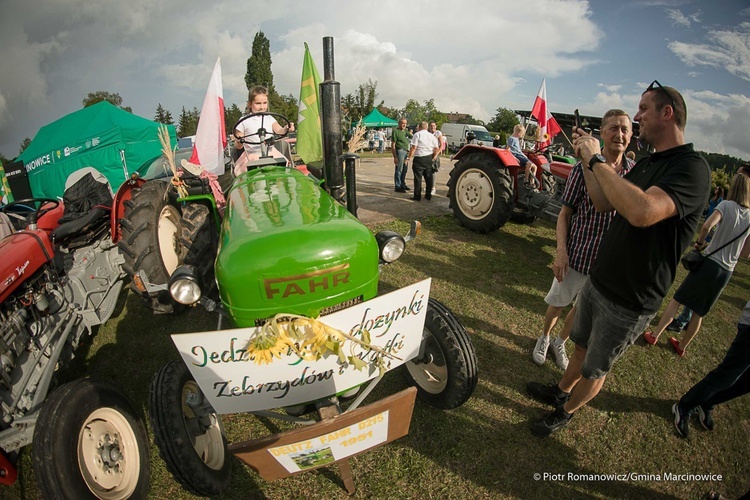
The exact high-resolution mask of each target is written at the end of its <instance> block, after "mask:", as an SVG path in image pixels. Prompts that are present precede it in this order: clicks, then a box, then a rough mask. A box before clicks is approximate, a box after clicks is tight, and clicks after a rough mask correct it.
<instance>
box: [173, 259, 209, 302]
mask: <svg viewBox="0 0 750 500" xmlns="http://www.w3.org/2000/svg"><path fill="white" fill-rule="evenodd" d="M169 294H170V295H171V296H172V298H173V299H174V300H176V301H177V302H179V303H180V304H185V305H186V306H190V305H193V304H195V303H196V302H198V301H199V300H200V299H201V295H202V292H201V284H200V278H199V277H198V272H197V271H196V269H195V268H194V267H193V266H190V265H183V266H180V267H178V268H177V269H175V271H174V272H173V273H172V276H170V277H169Z"/></svg>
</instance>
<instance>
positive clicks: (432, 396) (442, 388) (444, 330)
mask: <svg viewBox="0 0 750 500" xmlns="http://www.w3.org/2000/svg"><path fill="white" fill-rule="evenodd" d="M422 342H423V344H424V345H423V347H424V353H423V354H422V355H421V356H420V357H419V359H416V358H415V359H412V360H411V361H408V362H406V363H405V366H406V374H407V378H409V379H410V380H411V382H412V383H413V384H414V385H416V386H417V393H418V394H419V396H420V397H421V398H422V399H424V400H425V401H426V402H427V403H429V404H430V405H431V406H434V407H435V408H439V409H441V410H450V409H452V408H456V407H458V406H460V405H462V404H463V403H465V402H466V400H467V399H469V397H470V396H471V395H472V393H473V392H474V389H475V388H476V386H477V355H476V352H475V351H474V346H473V345H472V343H471V339H470V338H469V334H468V333H467V332H466V330H465V329H464V327H463V326H461V323H459V322H458V319H456V317H455V316H454V315H453V313H452V312H451V311H450V310H449V309H448V308H447V307H446V306H445V305H443V304H442V303H440V302H438V301H437V300H435V299H430V301H429V303H428V305H427V317H426V319H425V323H424V332H423V334H422Z"/></svg>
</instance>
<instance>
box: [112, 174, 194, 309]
mask: <svg viewBox="0 0 750 500" xmlns="http://www.w3.org/2000/svg"><path fill="white" fill-rule="evenodd" d="M168 189H170V186H169V183H167V182H164V181H149V182H147V183H145V184H144V185H143V186H141V187H140V188H136V189H133V198H132V199H130V200H128V201H126V202H125V215H124V217H123V218H122V219H120V224H121V226H122V239H121V240H120V241H119V242H118V243H117V246H118V247H119V248H120V250H122V252H123V254H124V256H125V264H124V265H123V268H124V269H125V272H126V273H128V275H129V276H130V277H131V278H132V277H133V276H134V275H135V274H136V273H137V272H138V271H139V270H143V271H145V273H146V277H147V278H148V280H149V281H150V282H151V283H153V284H155V285H162V284H165V283H167V281H168V280H169V276H170V275H171V274H172V272H173V271H174V270H175V269H176V268H177V266H178V265H180V263H181V262H182V255H183V254H184V251H183V249H182V246H181V245H180V235H181V230H180V219H181V213H180V210H179V209H178V207H176V206H174V205H172V204H170V201H169V196H168V193H167V190H168ZM133 290H134V291H136V292H137V293H139V292H138V290H136V289H135V288H133ZM142 295H143V297H144V299H145V301H146V305H147V306H149V307H151V308H153V309H154V312H156V313H161V314H169V313H172V312H174V310H175V306H176V304H175V303H174V301H173V300H172V298H171V297H170V296H169V292H167V291H164V292H160V293H159V294H157V296H155V297H152V296H149V295H148V294H146V293H145V292H144V293H142Z"/></svg>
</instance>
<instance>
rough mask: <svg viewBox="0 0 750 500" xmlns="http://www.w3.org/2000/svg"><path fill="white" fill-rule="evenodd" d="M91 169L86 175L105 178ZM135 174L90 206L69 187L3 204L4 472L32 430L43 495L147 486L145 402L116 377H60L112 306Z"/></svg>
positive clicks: (137, 493)
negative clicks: (113, 380) (134, 400)
mask: <svg viewBox="0 0 750 500" xmlns="http://www.w3.org/2000/svg"><path fill="white" fill-rule="evenodd" d="M92 170H93V169H92ZM94 174H96V173H95V172H94ZM94 174H86V175H84V176H83V178H82V179H81V181H80V182H84V183H85V182H89V183H90V182H93V183H96V184H99V185H101V182H99V181H96V180H95V179H94ZM99 175H100V174H99ZM139 182H140V183H142V182H143V181H128V182H126V183H125V184H124V185H123V186H122V187H121V188H120V190H119V191H118V192H117V194H116V195H115V196H114V199H113V198H112V195H111V194H110V191H109V188H108V187H105V189H106V197H105V199H108V200H109V203H106V202H105V203H103V204H101V205H99V204H96V205H94V204H92V203H88V206H87V207H86V208H84V206H86V204H87V203H86V200H85V198H86V196H84V197H83V198H84V200H83V204H82V205H79V208H78V209H76V210H71V209H70V208H71V206H72V205H73V204H72V203H68V200H69V197H68V193H69V191H66V195H65V196H66V197H65V202H66V203H67V204H68V206H67V207H65V206H64V205H63V202H61V201H59V200H56V199H46V198H34V199H25V200H18V201H15V202H13V203H10V204H8V205H5V206H3V207H2V208H1V209H0V211H1V212H2V214H0V217H2V218H4V219H5V221H6V222H10V227H12V230H11V234H9V235H6V236H5V237H4V238H3V239H2V240H0V270H1V271H2V275H0V278H1V281H0V405H1V406H2V412H1V413H2V421H1V422H0V484H7V485H10V484H13V482H14V481H15V480H16V477H17V471H16V466H15V463H16V461H17V459H18V455H19V453H18V452H19V451H20V449H21V448H23V447H24V446H26V445H29V444H31V443H32V441H33V443H34V446H33V448H32V451H31V458H32V462H33V467H34V473H35V476H36V479H37V482H38V484H39V489H40V491H41V492H42V494H43V496H44V497H45V498H91V497H92V496H93V497H97V498H106V499H125V498H145V495H146V493H147V491H148V482H149V444H148V438H147V435H146V429H145V426H144V424H143V418H142V416H141V415H140V413H139V412H137V411H136V410H135V408H134V407H133V405H132V404H131V403H130V402H129V401H128V399H127V397H126V396H125V395H124V394H123V393H122V392H121V391H120V390H118V389H117V388H115V387H114V386H113V385H111V384H110V383H107V382H103V381H98V380H92V379H79V380H75V381H73V382H69V383H66V384H64V385H61V386H59V387H56V380H55V375H56V374H57V373H58V370H60V369H61V368H64V367H65V366H67V365H68V364H69V363H70V361H71V360H72V359H73V358H74V357H75V355H76V352H77V350H78V349H79V348H80V346H81V345H83V344H84V343H85V342H86V340H87V337H89V336H90V335H93V333H95V328H96V327H97V326H98V325H100V324H102V323H104V322H105V321H107V319H109V317H110V316H111V315H112V314H113V312H114V310H115V306H116V304H117V299H118V297H119V295H120V291H121V289H122V286H123V283H124V280H125V277H126V274H125V272H124V271H123V270H122V264H123V262H124V261H123V258H122V255H121V254H120V252H119V250H118V248H117V245H116V243H117V240H118V238H119V232H118V226H117V223H116V221H117V219H118V218H119V217H122V214H123V212H124V206H123V202H124V201H125V200H127V199H128V198H129V197H130V191H131V190H132V189H133V187H135V186H136V185H138V183H139ZM93 185H95V184H88V185H87V186H86V188H85V189H84V191H83V192H89V189H88V187H89V186H93ZM88 201H90V199H89V200H88ZM6 216H7V218H6ZM61 217H62V218H63V219H62V223H60V219H61ZM6 227H9V226H7V225H6ZM115 365H116V362H113V367H114V366H115ZM0 496H2V495H0Z"/></svg>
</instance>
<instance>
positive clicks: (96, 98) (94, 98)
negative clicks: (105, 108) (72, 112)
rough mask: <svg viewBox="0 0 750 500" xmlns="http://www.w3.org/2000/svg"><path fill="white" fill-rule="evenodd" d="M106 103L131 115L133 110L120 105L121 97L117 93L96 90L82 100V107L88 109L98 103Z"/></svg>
mask: <svg viewBox="0 0 750 500" xmlns="http://www.w3.org/2000/svg"><path fill="white" fill-rule="evenodd" d="M102 101H107V102H109V103H110V104H112V105H113V106H117V107H118V108H121V109H124V110H125V111H127V112H128V113H132V112H133V109H132V108H131V107H130V106H123V105H122V97H120V94H118V93H117V92H114V93H112V92H107V91H106V90H97V91H96V92H89V93H88V94H87V95H86V97H85V98H84V99H83V107H84V108H88V107H89V106H91V105H94V104H96V103H98V102H102Z"/></svg>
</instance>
